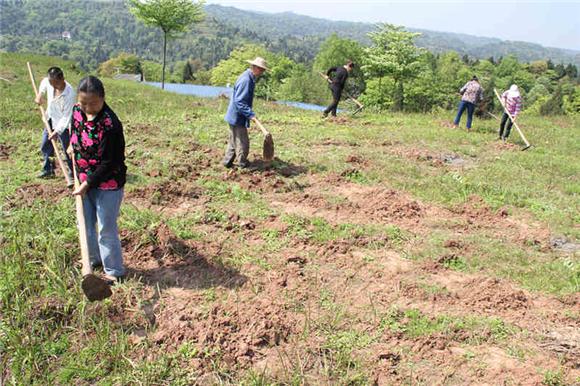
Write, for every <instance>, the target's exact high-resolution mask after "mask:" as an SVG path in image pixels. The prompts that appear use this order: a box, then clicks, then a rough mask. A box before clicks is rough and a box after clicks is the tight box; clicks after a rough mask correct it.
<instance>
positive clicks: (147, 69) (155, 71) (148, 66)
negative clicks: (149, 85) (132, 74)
mask: <svg viewBox="0 0 580 386" xmlns="http://www.w3.org/2000/svg"><path fill="white" fill-rule="evenodd" d="M141 68H142V69H143V78H144V79H145V81H147V82H161V77H162V75H161V73H162V71H163V67H162V66H161V64H159V63H157V62H153V61H151V60H144V61H143V62H141Z"/></svg>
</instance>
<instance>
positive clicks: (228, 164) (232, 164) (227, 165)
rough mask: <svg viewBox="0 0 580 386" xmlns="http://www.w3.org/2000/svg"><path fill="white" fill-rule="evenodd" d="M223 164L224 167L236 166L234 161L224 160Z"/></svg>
mask: <svg viewBox="0 0 580 386" xmlns="http://www.w3.org/2000/svg"><path fill="white" fill-rule="evenodd" d="M222 165H224V168H226V169H231V168H233V167H234V163H233V162H222Z"/></svg>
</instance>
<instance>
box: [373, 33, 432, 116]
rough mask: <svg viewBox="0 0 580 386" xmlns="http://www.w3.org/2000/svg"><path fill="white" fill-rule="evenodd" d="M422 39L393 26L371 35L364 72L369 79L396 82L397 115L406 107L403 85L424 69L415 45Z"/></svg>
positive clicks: (415, 34) (416, 34) (395, 107)
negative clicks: (417, 39) (389, 79)
mask: <svg viewBox="0 0 580 386" xmlns="http://www.w3.org/2000/svg"><path fill="white" fill-rule="evenodd" d="M419 35H420V34H419V33H414V32H408V31H406V30H405V29H404V28H403V27H402V26H395V25H392V24H379V25H378V26H377V30H376V31H374V32H371V33H369V37H370V39H371V40H372V42H373V45H372V46H371V47H368V48H366V49H365V53H366V60H365V64H364V65H363V70H364V72H365V74H366V75H367V76H371V77H379V78H382V77H384V76H388V77H391V78H392V79H393V80H394V81H395V84H396V88H395V94H393V101H394V104H393V109H394V110H397V111H398V110H402V109H403V106H404V89H403V83H404V82H407V81H409V80H411V79H413V78H414V77H416V76H417V75H418V74H419V72H420V71H421V69H422V64H421V62H420V61H419V57H420V54H421V50H419V49H418V48H417V47H416V46H415V43H414V40H415V38H416V37H417V36H419Z"/></svg>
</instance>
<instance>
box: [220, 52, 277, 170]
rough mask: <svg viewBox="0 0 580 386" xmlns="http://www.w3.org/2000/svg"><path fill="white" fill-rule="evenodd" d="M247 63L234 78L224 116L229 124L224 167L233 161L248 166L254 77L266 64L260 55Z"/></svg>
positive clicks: (260, 73)
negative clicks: (248, 65)
mask: <svg viewBox="0 0 580 386" xmlns="http://www.w3.org/2000/svg"><path fill="white" fill-rule="evenodd" d="M248 63H250V68H249V69H247V70H246V71H244V72H243V73H242V74H241V75H240V76H239V77H238V80H236V84H235V85H234V91H233V93H232V96H231V98H230V104H229V106H228V110H227V112H226V116H225V121H226V122H227V123H229V125H230V137H229V141H228V147H227V149H226V154H225V157H224V160H223V165H224V166H225V167H226V168H231V167H232V166H233V165H234V161H237V163H238V165H239V166H240V167H241V168H247V167H248V166H250V163H249V162H248V154H249V152H250V139H249V137H248V127H250V121H251V120H254V119H256V114H255V113H254V111H253V110H252V103H253V101H254V88H255V86H256V79H257V78H258V77H260V76H261V75H262V74H263V73H264V72H265V71H266V70H268V66H267V63H266V60H264V59H263V58H260V57H257V58H256V59H254V60H248Z"/></svg>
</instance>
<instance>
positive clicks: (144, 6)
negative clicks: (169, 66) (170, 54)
mask: <svg viewBox="0 0 580 386" xmlns="http://www.w3.org/2000/svg"><path fill="white" fill-rule="evenodd" d="M129 4H130V6H131V12H132V13H133V14H134V15H135V16H136V17H137V18H138V19H139V20H141V21H142V22H143V23H144V24H145V25H148V26H153V27H159V28H161V31H163V69H162V72H161V88H162V89H163V88H165V57H166V55H167V39H170V38H173V37H175V36H176V35H178V34H179V33H182V32H185V31H187V30H188V28H189V27H190V26H191V25H192V24H194V23H199V22H200V21H202V20H203V16H204V13H203V1H202V0H199V1H197V2H194V1H192V0H129Z"/></svg>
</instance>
